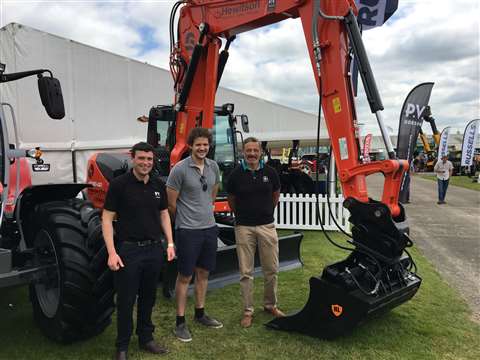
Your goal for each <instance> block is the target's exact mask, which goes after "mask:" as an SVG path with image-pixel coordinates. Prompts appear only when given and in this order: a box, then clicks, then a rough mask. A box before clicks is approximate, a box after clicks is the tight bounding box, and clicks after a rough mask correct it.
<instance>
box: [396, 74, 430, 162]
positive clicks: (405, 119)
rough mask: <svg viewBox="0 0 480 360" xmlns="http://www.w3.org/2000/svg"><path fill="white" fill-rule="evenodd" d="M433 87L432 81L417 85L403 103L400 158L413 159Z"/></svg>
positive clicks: (400, 125) (400, 128) (399, 137)
mask: <svg viewBox="0 0 480 360" xmlns="http://www.w3.org/2000/svg"><path fill="white" fill-rule="evenodd" d="M432 88H433V83H432V82H429V83H422V84H420V85H417V86H415V87H414V88H413V89H412V91H410V93H409V94H408V96H407V98H406V99H405V102H404V103H403V107H402V112H401V113H400V122H399V124H398V139H397V156H398V157H399V158H400V159H406V160H408V161H411V160H412V158H413V151H414V150H415V146H416V145H417V138H418V134H419V133H420V128H421V127H422V123H423V116H424V112H425V109H426V107H427V105H428V102H429V100H430V94H431V93H432Z"/></svg>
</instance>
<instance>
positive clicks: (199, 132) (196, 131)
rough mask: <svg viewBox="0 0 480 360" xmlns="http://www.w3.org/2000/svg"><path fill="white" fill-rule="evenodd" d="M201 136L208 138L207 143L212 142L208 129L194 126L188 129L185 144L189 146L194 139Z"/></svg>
mask: <svg viewBox="0 0 480 360" xmlns="http://www.w3.org/2000/svg"><path fill="white" fill-rule="evenodd" d="M201 137H203V138H206V139H208V145H211V144H212V142H213V138H212V133H211V132H210V130H209V129H207V128H202V127H196V128H193V129H192V130H190V132H189V133H188V137H187V144H188V145H190V146H193V143H194V142H195V140H196V139H198V138H201Z"/></svg>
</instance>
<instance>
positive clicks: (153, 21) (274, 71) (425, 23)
mask: <svg viewBox="0 0 480 360" xmlns="http://www.w3.org/2000/svg"><path fill="white" fill-rule="evenodd" d="M174 2H175V1H171V0H164V1H158V0H157V1H137V0H130V1H121V0H115V1H94V0H91V1H87V0H83V1H69V0H64V1H31V0H28V1H27V0H0V26H4V25H6V24H8V23H10V22H17V23H21V24H24V25H27V26H30V27H33V28H36V29H39V30H43V31H46V32H49V33H52V34H56V35H59V36H62V37H65V38H70V39H73V40H75V41H78V42H81V43H85V44H88V45H92V46H95V47H98V48H102V49H105V50H108V51H111V52H114V53H117V54H120V55H124V56H128V57H131V58H135V59H137V60H141V61H146V62H148V63H150V64H153V65H156V66H159V67H163V68H168V46H169V43H168V42H169V38H168V19H169V14H170V8H171V6H172V5H173V3H174ZM479 10H480V8H479V1H477V0H455V1H452V0H399V7H398V10H397V12H396V13H395V14H394V15H393V16H392V17H391V18H390V19H389V21H388V22H387V23H386V24H385V25H384V26H382V27H380V28H375V29H372V30H368V31H366V32H364V42H365V45H366V48H367V52H368V54H369V57H370V61H371V65H372V69H373V71H374V74H375V77H376V80H377V85H378V87H379V90H380V94H381V96H382V98H383V102H384V106H385V111H384V116H385V120H386V123H387V125H389V126H390V127H391V128H392V129H393V130H394V134H396V132H397V128H398V118H399V114H400V110H401V106H402V104H403V101H404V100H405V97H406V96H407V94H408V92H409V91H410V90H411V89H412V88H413V87H414V86H415V85H417V84H419V83H421V82H426V81H432V82H434V83H435V86H434V88H433V92H432V96H431V99H430V105H431V107H432V112H433V116H434V117H435V118H436V120H437V124H438V127H439V129H440V130H441V129H442V128H443V127H445V126H447V125H450V126H452V127H454V128H455V129H458V130H460V131H462V132H463V129H464V127H465V124H466V123H467V122H468V121H470V120H472V119H474V118H480V85H479V72H480V54H479V52H480V50H479V48H480V39H479V31H480V25H479V16H478V14H479V13H480V11H479ZM221 85H222V86H224V87H228V88H231V89H233V90H237V91H241V92H245V93H248V94H250V95H254V96H258V97H261V98H265V99H268V100H271V101H273V102H278V103H281V104H284V105H287V106H291V107H293V108H297V109H300V110H304V111H308V112H312V113H316V111H317V104H318V96H317V94H316V89H315V87H314V80H313V74H312V69H311V66H310V63H309V59H308V56H307V52H306V45H305V40H304V38H303V33H302V29H301V26H300V21H299V20H298V19H296V20H287V21H284V22H281V23H278V24H276V25H275V26H270V27H266V28H262V29H258V30H256V31H252V32H248V33H244V34H241V35H240V36H239V37H238V38H237V40H236V41H235V42H234V43H233V45H232V47H231V55H230V59H229V63H228V64H227V69H226V72H225V74H224V76H223V78H222V82H221ZM357 112H358V115H359V122H361V123H364V124H365V126H366V129H367V131H372V132H374V133H375V132H376V131H375V129H376V120H375V117H374V116H373V115H372V114H371V113H370V111H369V108H368V105H367V103H366V100H365V97H364V94H363V91H361V92H360V93H359V97H358V99H357ZM424 130H426V132H427V133H431V130H430V129H428V128H427V127H426V126H425V125H424Z"/></svg>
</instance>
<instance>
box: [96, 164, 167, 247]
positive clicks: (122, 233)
mask: <svg viewBox="0 0 480 360" xmlns="http://www.w3.org/2000/svg"><path fill="white" fill-rule="evenodd" d="M167 207H168V201H167V193H166V190H165V184H164V183H163V182H162V180H160V179H159V178H157V177H152V176H150V178H149V180H148V182H147V183H144V182H143V181H141V180H138V179H137V178H136V177H135V175H133V171H132V170H130V171H129V172H127V173H125V174H123V175H120V176H118V177H116V178H114V179H113V180H112V181H111V182H110V186H109V188H108V192H107V196H106V199H105V205H104V208H105V209H106V210H109V211H114V212H115V213H116V214H117V226H116V228H115V230H116V235H117V237H118V239H119V240H120V241H125V240H128V241H145V240H153V241H159V240H161V237H162V236H161V235H162V228H161V225H160V211H161V210H165V209H167Z"/></svg>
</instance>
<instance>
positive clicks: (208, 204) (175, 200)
mask: <svg viewBox="0 0 480 360" xmlns="http://www.w3.org/2000/svg"><path fill="white" fill-rule="evenodd" d="M211 142H212V135H211V134H210V131H209V130H208V129H205V128H194V129H192V130H191V131H190V133H189V135H188V139H187V144H188V147H189V148H190V150H191V156H189V157H187V158H186V159H183V160H182V161H180V162H178V163H177V164H176V165H175V166H174V167H173V168H172V170H171V172H170V175H169V177H168V180H167V195H168V208H169V211H170V214H171V216H172V217H174V218H175V245H176V248H177V251H176V254H177V264H178V276H177V281H176V285H175V297H176V301H177V321H176V326H175V331H174V333H175V336H176V337H177V338H178V339H179V340H181V341H183V342H188V341H191V340H192V336H191V334H190V331H189V330H188V328H187V326H186V323H185V307H186V304H187V291H188V285H189V284H190V281H191V279H192V275H193V273H195V317H194V319H195V321H197V322H198V323H200V324H202V325H205V326H208V327H212V328H221V327H223V325H222V323H221V322H219V321H217V320H215V319H213V318H211V317H210V316H208V315H207V314H206V313H205V310H204V308H205V297H206V293H207V287H208V274H209V273H210V271H212V270H213V269H214V268H215V260H216V256H217V235H218V228H217V225H216V224H215V218H214V215H213V207H214V204H215V198H216V196H217V191H218V185H219V183H220V171H219V169H218V165H217V163H216V162H215V161H213V160H210V159H208V158H207V154H208V150H209V148H210V144H211Z"/></svg>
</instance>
